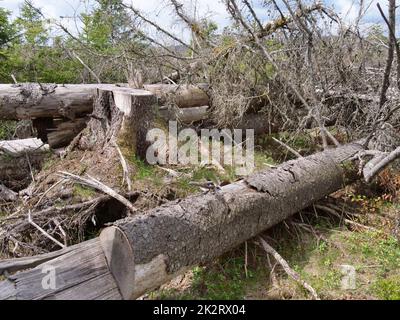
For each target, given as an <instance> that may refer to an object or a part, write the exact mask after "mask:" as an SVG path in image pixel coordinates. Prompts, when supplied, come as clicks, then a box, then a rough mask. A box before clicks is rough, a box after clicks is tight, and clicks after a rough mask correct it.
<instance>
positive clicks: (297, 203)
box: [0, 143, 364, 300]
mask: <svg viewBox="0 0 400 320" xmlns="http://www.w3.org/2000/svg"><path fill="white" fill-rule="evenodd" d="M362 150H364V147H363V146H362V145H361V144H357V143H354V144H348V145H345V146H341V147H339V148H337V149H331V150H327V151H325V152H322V153H318V154H315V155H312V156H310V157H307V158H302V159H298V160H294V161H289V162H287V163H284V164H282V165H281V166H279V167H278V168H276V169H271V170H268V171H264V172H261V173H257V174H254V175H252V176H250V177H249V178H248V179H246V180H244V181H241V182H237V183H234V184H231V185H228V186H225V187H223V188H222V191H220V192H210V193H207V194H202V195H197V196H192V197H189V198H187V199H183V200H179V201H174V202H171V203H168V204H166V205H164V206H161V207H158V208H155V209H152V210H149V211H147V212H143V213H142V214H138V215H135V216H133V217H130V218H127V219H125V220H121V221H118V222H116V223H115V224H114V225H113V226H111V227H109V228H106V229H105V230H104V231H103V232H102V233H101V235H100V237H99V238H97V239H94V240H91V241H89V242H84V243H82V244H80V245H78V246H76V247H74V248H73V249H70V250H69V251H66V252H60V256H58V257H56V258H54V259H51V260H45V261H46V262H44V263H40V260H41V259H40V257H37V259H36V260H35V261H38V263H37V264H35V265H34V266H33V265H32V267H34V268H33V269H31V270H26V271H22V272H19V273H16V274H14V275H12V276H9V277H8V280H6V281H3V282H0V298H1V299H29V300H30V299H78V300H79V299H136V298H138V297H140V296H141V295H143V294H144V293H146V292H149V291H151V290H154V289H156V288H157V287H159V286H160V285H162V284H164V283H166V282H168V281H169V280H171V279H172V278H174V277H175V276H177V275H179V274H182V273H184V272H185V271H187V270H188V269H190V268H191V267H193V266H195V265H198V264H202V263H207V262H210V261H212V260H213V259H215V258H217V257H219V256H220V255H222V254H223V253H225V252H227V251H229V250H230V249H232V248H235V247H236V246H238V245H240V244H241V243H243V242H244V241H246V240H248V239H251V238H253V237H254V236H256V235H258V234H259V233H261V232H263V231H264V230H266V229H268V228H270V227H272V226H274V225H276V224H277V223H279V222H281V221H283V220H285V219H287V218H288V217H290V216H291V215H293V214H295V213H296V212H298V211H299V210H301V209H304V208H306V207H308V206H310V205H312V204H313V203H314V202H316V201H318V200H320V199H322V198H324V197H325V196H327V195H329V194H331V193H333V192H335V191H337V190H339V189H341V188H342V187H343V186H345V185H346V184H347V183H350V182H351V181H352V179H350V178H349V177H352V175H347V174H348V173H350V172H351V173H353V168H352V167H353V166H351V165H348V164H347V162H346V161H349V159H352V158H353V157H354V155H356V154H357V153H358V152H360V151H362ZM344 164H345V165H344ZM355 171H357V170H355ZM22 264H23V263H22ZM17 265H21V263H20V261H19V260H15V261H14V263H13V261H12V260H6V261H2V262H0V270H1V271H8V270H14V271H16V267H15V266H17ZM5 266H6V267H5ZM49 268H50V269H51V270H54V275H55V284H56V287H55V289H54V288H53V289H46V288H43V286H42V280H43V278H44V277H45V276H46V273H43V271H44V270H49ZM19 270H22V268H21V269H19Z"/></svg>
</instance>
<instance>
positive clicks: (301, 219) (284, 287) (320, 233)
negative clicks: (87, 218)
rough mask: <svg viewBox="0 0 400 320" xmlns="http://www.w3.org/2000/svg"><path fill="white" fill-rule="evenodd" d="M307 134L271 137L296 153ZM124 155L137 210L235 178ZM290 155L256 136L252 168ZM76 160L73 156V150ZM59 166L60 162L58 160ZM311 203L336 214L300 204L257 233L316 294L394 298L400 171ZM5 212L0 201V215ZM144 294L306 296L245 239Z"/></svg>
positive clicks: (78, 195)
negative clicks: (351, 277)
mask: <svg viewBox="0 0 400 320" xmlns="http://www.w3.org/2000/svg"><path fill="white" fill-rule="evenodd" d="M316 136H317V135H314V137H316ZM314 137H313V134H310V135H307V136H297V137H295V138H293V136H292V135H287V134H284V133H283V134H280V135H279V136H277V138H279V139H280V140H281V141H285V143H287V144H288V145H290V146H291V147H292V148H293V149H295V150H297V151H298V152H300V153H301V154H302V155H307V154H311V153H314V152H316V151H318V150H316V149H315V147H314V146H316V145H318V144H319V143H318V141H316V140H315V139H316V138H314ZM338 138H339V137H338ZM342 142H345V141H342ZM124 155H125V157H126V158H127V161H129V162H130V164H132V165H133V167H135V172H134V173H133V174H132V177H131V178H132V182H133V186H132V188H133V190H140V192H141V196H139V198H138V199H137V201H136V203H135V206H136V207H138V208H140V209H142V210H145V209H148V208H152V207H155V206H158V205H160V204H162V203H165V201H169V200H174V199H177V198H184V197H187V196H189V195H191V194H195V193H198V192H200V190H199V188H198V187H196V186H193V184H191V182H196V181H199V182H200V181H204V180H212V181H214V182H223V183H231V182H234V181H236V180H237V179H238V178H239V177H236V176H235V174H234V172H233V170H231V169H229V168H225V169H226V170H225V172H224V173H221V172H219V171H218V170H215V169H211V168H202V167H196V168H193V167H184V168H176V167H175V168H167V170H166V168H160V167H156V166H149V165H147V164H145V163H144V162H142V161H140V160H138V159H137V158H136V157H135V156H134V155H129V154H126V153H125V154H124ZM72 158H74V157H72ZM292 158H293V156H292V155H291V154H290V153H288V152H287V150H286V149H284V148H282V147H280V146H277V145H276V144H275V143H273V142H272V141H271V137H269V136H268V137H263V138H260V139H258V141H257V148H256V154H255V162H256V167H257V170H262V169H266V168H268V167H271V166H274V165H277V164H279V163H282V162H284V161H287V160H290V159H292ZM77 159H79V160H80V159H81V155H79V157H78V158H77ZM74 163H79V165H80V166H83V167H82V168H81V169H82V170H83V171H82V172H84V171H85V170H86V169H85V168H86V167H85V166H84V165H83V164H82V163H83V162H82V161H81V160H80V161H75V162H70V164H71V165H72V164H74ZM60 165H62V163H61V162H60V161H59V160H57V159H56V158H50V159H49V160H48V161H47V163H46V164H45V166H44V168H43V170H44V171H43V172H42V174H43V175H45V176H49V177H50V174H49V172H53V173H55V172H56V171H57V170H60V168H59V166H60ZM116 167H118V165H116ZM62 169H63V170H67V169H68V168H67V169H66V168H65V166H63V167H62ZM75 169H76V168H75ZM78 169H80V167H79V168H78ZM78 169H76V170H78ZM71 170H72V169H71ZM76 170H74V172H75V171H76ZM118 170H120V171H121V172H117V173H115V174H113V175H112V178H111V179H110V181H108V180H107V181H104V182H105V183H111V182H112V181H113V182H114V183H119V182H118V181H122V179H120V177H119V175H121V176H122V169H120V168H118ZM168 170H173V172H174V173H178V174H179V175H178V177H176V176H175V177H172V178H171V177H170V174H168ZM78 171H79V172H80V170H78ZM116 176H118V177H117V178H116ZM103 178H104V179H106V178H107V177H106V176H105V177H103ZM49 179H50V178H49ZM53 182H54V181H53ZM49 185H51V184H49ZM73 193H74V197H73V199H74V201H80V202H81V201H85V200H90V199H93V198H95V197H97V196H98V194H97V193H96V192H95V191H94V190H92V189H88V188H85V187H81V186H79V185H74V186H73ZM318 204H319V205H321V206H324V205H331V207H330V208H332V205H333V207H334V208H335V212H337V213H338V214H339V217H337V216H335V215H332V214H329V212H326V210H325V211H324V210H321V209H320V208H318V209H317V208H316V207H313V208H308V209H306V210H303V212H301V213H299V214H297V215H295V216H293V217H292V218H290V219H288V220H287V221H285V222H283V223H281V224H280V225H278V226H276V227H274V228H272V229H270V230H268V231H267V232H266V233H265V234H264V238H265V239H267V241H268V243H269V244H270V245H271V246H273V247H274V248H275V249H276V250H277V251H278V252H279V254H280V255H281V256H282V257H283V258H284V259H285V260H286V261H287V262H288V264H289V265H290V266H291V268H292V269H294V270H295V271H297V272H298V273H299V274H300V275H301V277H302V279H303V280H305V281H306V282H307V283H309V284H310V285H311V286H312V287H313V288H314V289H315V290H316V291H317V293H318V295H319V297H320V298H321V299H396V300H400V273H399V271H398V270H399V268H400V233H399V229H400V172H399V171H395V170H392V169H387V170H385V171H384V172H383V173H382V174H381V175H380V176H379V179H377V181H376V182H375V183H374V184H372V185H366V184H363V183H358V184H355V185H352V186H349V187H347V188H346V189H344V190H341V191H339V192H337V193H336V194H334V195H331V196H330V197H328V198H327V199H325V200H322V202H320V203H318ZM6 217H7V215H3V214H2V213H1V208H0V222H1V221H2V219H3V218H6ZM88 230H90V232H89V231H88ZM88 230H86V231H87V232H86V234H85V238H84V239H81V240H88V239H90V238H93V237H95V236H97V235H98V233H99V232H100V231H101V227H100V226H99V227H98V228H95V229H94V230H93V228H89V229H88ZM343 266H351V267H353V268H354V269H355V272H356V287H355V289H352V290H346V289H345V288H344V287H343V285H342V281H343V279H344V274H343V273H342V271H343ZM0 280H1V279H0ZM144 299H212V300H214V299H215V300H219V299H222V300H230V299H266V300H269V299H311V297H310V295H309V294H308V292H307V291H306V290H305V289H304V288H303V287H302V286H301V285H299V284H298V283H296V282H295V281H294V280H292V279H291V278H289V277H288V276H287V274H286V273H285V272H284V270H283V269H282V268H281V266H280V265H278V264H276V262H275V260H274V258H272V257H269V256H268V255H267V254H266V253H265V252H264V251H263V249H262V248H261V246H260V245H259V243H258V241H257V239H253V240H250V241H248V242H247V243H245V244H243V245H242V246H240V247H239V248H237V249H235V250H233V251H231V252H229V253H227V254H226V255H224V256H223V257H221V258H220V259H218V260H217V261H215V262H214V263H212V264H210V265H207V266H199V267H196V268H194V269H193V270H192V271H190V272H188V273H187V274H186V275H184V276H182V277H179V278H177V279H175V280H174V281H172V282H171V283H169V284H168V285H166V286H164V287H162V288H161V289H159V290H157V291H155V292H153V293H151V294H149V295H146V296H145V297H144Z"/></svg>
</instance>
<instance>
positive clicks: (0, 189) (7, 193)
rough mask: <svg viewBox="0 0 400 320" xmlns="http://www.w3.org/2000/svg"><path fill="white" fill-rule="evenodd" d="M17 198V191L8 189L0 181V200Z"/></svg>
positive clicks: (8, 200) (7, 200)
mask: <svg viewBox="0 0 400 320" xmlns="http://www.w3.org/2000/svg"><path fill="white" fill-rule="evenodd" d="M17 198H18V193H16V192H14V191H12V190H10V189H8V188H7V187H6V186H3V185H2V184H1V183H0V201H6V202H10V201H15V200H17Z"/></svg>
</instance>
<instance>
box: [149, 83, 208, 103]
mask: <svg viewBox="0 0 400 320" xmlns="http://www.w3.org/2000/svg"><path fill="white" fill-rule="evenodd" d="M144 89H145V90H147V91H150V92H151V93H153V94H154V95H155V96H156V97H157V98H158V100H159V104H160V105H164V104H166V103H168V102H170V103H172V104H175V105H176V106H177V107H178V108H193V107H200V106H208V105H209V103H210V97H209V96H208V95H207V92H206V91H207V90H208V85H207V84H198V85H173V84H148V85H144Z"/></svg>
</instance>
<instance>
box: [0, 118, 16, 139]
mask: <svg viewBox="0 0 400 320" xmlns="http://www.w3.org/2000/svg"><path fill="white" fill-rule="evenodd" d="M16 126H17V122H15V121H0V140H9V139H11V138H12V136H13V134H14V132H15V129H16Z"/></svg>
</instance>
